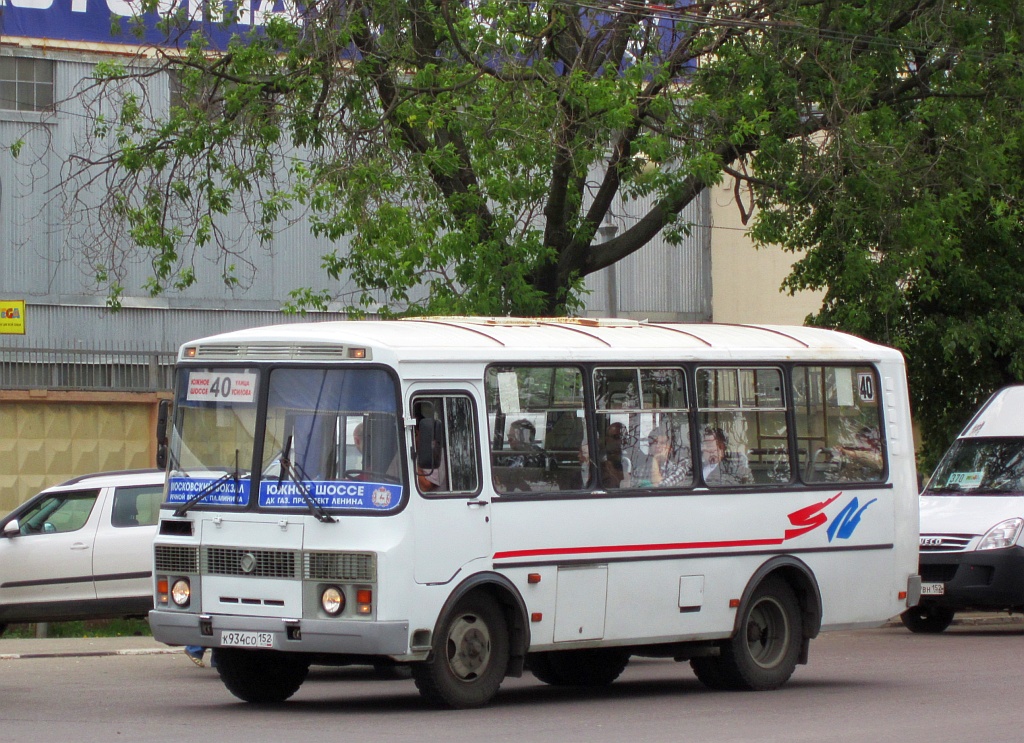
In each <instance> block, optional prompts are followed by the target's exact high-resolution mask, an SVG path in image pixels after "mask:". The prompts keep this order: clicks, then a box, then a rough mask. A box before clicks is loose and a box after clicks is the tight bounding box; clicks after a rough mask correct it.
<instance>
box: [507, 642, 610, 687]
mask: <svg viewBox="0 0 1024 743" xmlns="http://www.w3.org/2000/svg"><path fill="white" fill-rule="evenodd" d="M629 655H630V654H629V652H628V651H626V650H620V649H618V648H591V649H587V650H558V651H554V652H549V653H533V654H532V655H531V656H530V657H529V660H528V661H527V662H528V664H529V666H530V672H531V673H532V674H533V675H534V676H535V677H536V678H537V679H538V680H539V681H543V682H544V683H545V684H550V685H552V686H583V687H592V688H593V687H597V686H607V685H608V684H610V683H612V682H613V681H615V679H617V678H618V677H619V676H620V675H621V674H622V672H623V671H624V670H625V669H626V666H627V665H628V664H629Z"/></svg>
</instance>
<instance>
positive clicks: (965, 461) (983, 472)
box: [925, 438, 1024, 495]
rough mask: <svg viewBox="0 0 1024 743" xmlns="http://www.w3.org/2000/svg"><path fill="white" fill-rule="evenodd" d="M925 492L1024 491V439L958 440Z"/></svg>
mask: <svg viewBox="0 0 1024 743" xmlns="http://www.w3.org/2000/svg"><path fill="white" fill-rule="evenodd" d="M925 493H926V494H927V495H943V494H950V493H953V494H956V495H1021V494H1024V440H1022V439H1019V438H969V439H960V440H959V441H956V442H954V443H953V446H952V447H950V449H949V452H948V453H947V454H946V456H945V457H943V458H942V461H941V462H940V463H939V467H938V469H936V470H935V475H934V476H933V477H932V479H931V482H930V483H929V484H928V489H927V490H926V491H925Z"/></svg>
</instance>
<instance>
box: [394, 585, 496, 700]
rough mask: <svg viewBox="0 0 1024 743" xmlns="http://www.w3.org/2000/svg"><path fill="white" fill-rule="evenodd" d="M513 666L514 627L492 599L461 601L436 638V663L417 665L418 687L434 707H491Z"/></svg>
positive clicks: (433, 657) (477, 596) (482, 596)
mask: <svg viewBox="0 0 1024 743" xmlns="http://www.w3.org/2000/svg"><path fill="white" fill-rule="evenodd" d="M508 662H509V633H508V622H507V621H506V619H505V614H504V612H503V611H502V609H501V607H500V606H499V605H498V604H497V603H496V602H495V601H494V600H493V599H491V598H490V597H489V596H487V595H485V594H482V593H474V594H470V595H469V596H466V597H465V598H463V599H461V600H460V601H459V602H458V603H457V604H456V605H455V608H454V609H453V610H452V611H451V612H449V613H448V615H447V616H446V617H445V619H444V621H443V622H442V623H441V625H440V627H439V628H438V631H437V633H436V634H435V636H434V643H433V648H432V651H431V653H430V658H429V659H428V660H426V661H424V662H422V663H416V664H413V666H412V676H413V679H414V680H415V681H416V688H417V689H419V691H420V694H421V695H422V696H423V698H424V699H426V700H428V701H429V702H431V703H433V704H437V705H441V706H447V707H452V708H455V709H468V708H470V707H480V706H483V705H484V704H487V703H488V702H489V701H490V700H491V698H492V697H493V696H494V695H495V694H496V693H497V692H498V687H499V686H501V682H502V680H503V679H504V678H505V673H506V671H507V670H508Z"/></svg>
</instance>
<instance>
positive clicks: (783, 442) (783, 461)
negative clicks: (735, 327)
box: [697, 367, 792, 488]
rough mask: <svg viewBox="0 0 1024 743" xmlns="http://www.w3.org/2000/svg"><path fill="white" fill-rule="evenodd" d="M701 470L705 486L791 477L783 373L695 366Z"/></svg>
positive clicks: (753, 369)
mask: <svg viewBox="0 0 1024 743" xmlns="http://www.w3.org/2000/svg"><path fill="white" fill-rule="evenodd" d="M697 406H698V412H699V420H700V440H701V445H700V446H701V456H700V472H701V479H702V480H703V482H704V484H705V485H707V486H708V487H709V488H719V487H733V486H742V485H752V484H754V483H758V484H771V483H778V484H782V483H788V482H790V481H791V480H792V471H791V467H790V455H789V426H788V424H787V422H786V401H785V395H784V390H783V388H782V372H781V370H779V369H774V368H742V367H725V368H703V369H698V370H697Z"/></svg>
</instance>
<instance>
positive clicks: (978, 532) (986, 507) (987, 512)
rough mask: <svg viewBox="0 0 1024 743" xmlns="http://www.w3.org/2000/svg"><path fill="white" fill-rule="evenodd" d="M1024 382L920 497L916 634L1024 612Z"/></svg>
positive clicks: (991, 411)
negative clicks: (956, 620) (976, 617)
mask: <svg viewBox="0 0 1024 743" xmlns="http://www.w3.org/2000/svg"><path fill="white" fill-rule="evenodd" d="M1022 531H1024V385H1016V386H1012V387H1004V388H1003V389H1001V390H999V391H998V392H996V393H995V394H994V395H992V397H990V398H989V400H988V402H986V403H985V404H984V405H983V406H982V407H981V409H980V410H979V411H978V412H977V413H976V414H975V416H974V418H972V419H971V421H970V423H968V424H967V426H966V427H965V428H964V430H963V432H962V433H961V434H960V436H959V437H958V438H957V440H956V441H955V442H954V443H953V445H952V446H951V447H950V448H949V451H948V452H946V454H945V456H944V457H943V458H942V461H941V462H939V466H938V467H937V468H936V470H935V474H933V475H932V477H931V479H930V480H929V481H928V485H927V486H926V487H925V489H924V492H922V493H921V553H920V555H921V556H920V560H921V567H920V572H921V582H922V586H921V601H920V603H919V604H918V605H917V606H915V607H913V608H912V609H908V610H907V611H906V612H904V613H903V615H902V617H901V618H902V620H903V624H904V625H906V627H907V628H909V629H910V630H911V631H913V632H942V631H943V630H944V629H946V628H947V627H948V626H949V624H950V622H952V621H953V614H954V613H955V612H958V611H1007V612H1024V537H1022Z"/></svg>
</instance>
